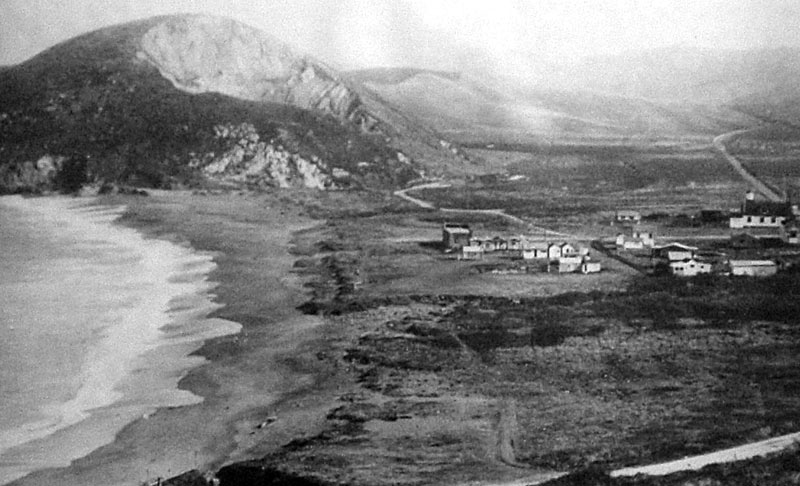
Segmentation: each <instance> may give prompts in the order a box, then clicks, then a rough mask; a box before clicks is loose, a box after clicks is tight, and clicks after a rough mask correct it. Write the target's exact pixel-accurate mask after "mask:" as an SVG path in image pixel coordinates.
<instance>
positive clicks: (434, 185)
mask: <svg viewBox="0 0 800 486" xmlns="http://www.w3.org/2000/svg"><path fill="white" fill-rule="evenodd" d="M451 185H452V184H449V183H447V182H441V181H440V182H430V183H427V184H420V185H418V186H413V187H409V188H408V189H402V190H399V191H395V192H394V195H395V196H397V197H399V198H402V199H405V200H406V201H408V202H410V203H412V204H415V205H417V206H419V207H421V208H424V209H438V210H439V211H441V212H443V213H456V214H482V215H490V216H497V217H499V218H503V219H506V220H508V221H511V222H512V223H514V224H518V225H520V226H525V227H526V228H527V229H528V230H529V231H531V232H534V233H543V234H546V235H550V236H557V237H561V238H569V239H574V240H577V239H581V238H579V237H577V236H575V235H570V234H567V233H559V232H557V231H553V230H550V229H547V228H542V227H541V226H535V225H533V224H531V223H529V222H528V221H525V220H524V219H522V218H518V217H516V216H513V215H511V214H508V213H506V212H505V211H504V210H502V209H461V208H437V207H436V206H435V205H434V204H433V203H430V202H428V201H424V200H422V199H419V198H416V197H413V196H409V195H408V192H409V191H418V190H421V189H444V188H447V187H451Z"/></svg>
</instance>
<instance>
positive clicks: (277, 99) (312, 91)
mask: <svg viewBox="0 0 800 486" xmlns="http://www.w3.org/2000/svg"><path fill="white" fill-rule="evenodd" d="M137 57H138V58H139V59H140V60H143V61H145V62H148V63H151V64H152V65H154V66H155V67H156V68H157V69H158V70H159V72H161V74H162V75H163V76H164V77H166V78H167V79H169V80H170V81H171V82H172V83H173V84H174V85H175V87H177V88H179V89H181V90H184V91H188V92H191V93H204V92H216V93H222V94H225V95H228V96H233V97H236V98H241V99H245V100H249V101H262V102H274V103H283V104H289V105H293V106H296V107H298V108H303V109H309V110H317V111H321V112H324V113H329V114H331V115H333V116H335V117H337V118H339V119H347V120H350V121H353V122H356V123H359V124H361V125H362V126H364V127H366V128H370V127H371V126H373V125H374V124H375V123H376V121H375V120H374V119H373V118H371V117H370V116H369V114H368V113H366V111H365V110H364V108H363V106H362V103H361V100H360V99H359V96H358V94H357V93H356V92H355V91H354V90H352V89H350V88H349V87H348V86H347V85H346V84H344V83H343V82H342V81H341V80H339V79H338V78H337V77H336V75H335V74H334V73H333V72H332V71H331V70H330V69H328V68H326V67H325V66H323V65H322V64H320V63H318V62H314V61H312V60H311V59H309V58H307V57H303V56H298V55H297V54H295V53H294V52H292V50H291V49H290V48H289V47H288V46H286V45H285V44H283V43H281V42H280V41H278V40H276V39H274V38H272V37H270V36H269V35H267V34H265V33H263V32H261V31H259V30H256V29H253V28H251V27H248V26H246V25H244V24H241V23H238V22H235V21H233V20H230V19H225V18H220V17H210V16H201V15H185V16H179V17H177V16H176V17H167V18H165V19H164V20H162V21H161V22H159V23H157V24H156V25H155V26H153V27H151V28H150V29H149V30H148V31H147V32H146V33H145V34H144V36H143V37H142V39H141V41H140V50H139V51H138V52H137Z"/></svg>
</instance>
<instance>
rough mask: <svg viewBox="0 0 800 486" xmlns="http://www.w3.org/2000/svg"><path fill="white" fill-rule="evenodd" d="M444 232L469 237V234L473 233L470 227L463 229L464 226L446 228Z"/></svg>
mask: <svg viewBox="0 0 800 486" xmlns="http://www.w3.org/2000/svg"><path fill="white" fill-rule="evenodd" d="M444 230H445V231H446V232H448V233H451V234H454V235H455V234H459V235H468V234H470V233H471V232H472V231H470V229H469V227H468V226H467V227H463V226H445V227H444Z"/></svg>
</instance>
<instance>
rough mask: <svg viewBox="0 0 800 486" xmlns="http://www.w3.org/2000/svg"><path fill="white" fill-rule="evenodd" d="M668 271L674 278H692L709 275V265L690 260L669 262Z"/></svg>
mask: <svg viewBox="0 0 800 486" xmlns="http://www.w3.org/2000/svg"><path fill="white" fill-rule="evenodd" d="M669 270H670V273H672V274H673V275H675V276H676V277H694V276H695V275H700V274H703V273H711V264H710V263H707V262H701V261H698V260H696V259H694V258H690V259H688V260H679V261H674V262H669Z"/></svg>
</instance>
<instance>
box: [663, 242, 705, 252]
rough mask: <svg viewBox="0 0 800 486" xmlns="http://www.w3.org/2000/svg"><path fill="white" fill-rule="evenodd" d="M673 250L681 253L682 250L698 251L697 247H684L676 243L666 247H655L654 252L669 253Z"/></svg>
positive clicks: (668, 244) (665, 245)
mask: <svg viewBox="0 0 800 486" xmlns="http://www.w3.org/2000/svg"><path fill="white" fill-rule="evenodd" d="M672 248H674V249H676V250H679V251H680V250H684V251H697V247H696V246H689V245H684V244H682V243H676V242H673V243H666V244H664V245H656V246H654V247H653V249H654V250H667V251H669V250H670V249H672Z"/></svg>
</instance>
